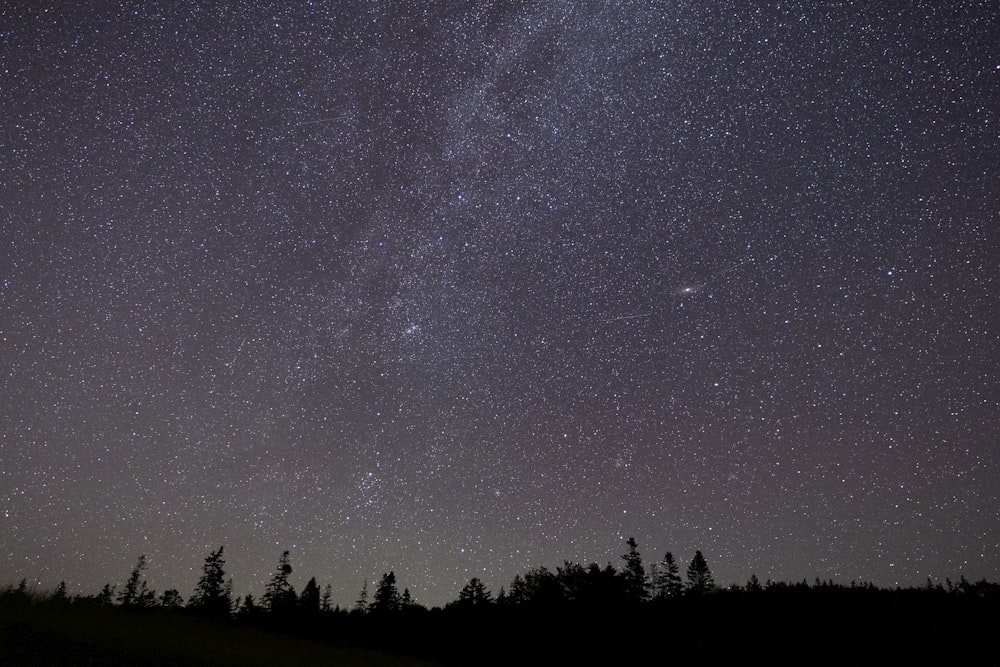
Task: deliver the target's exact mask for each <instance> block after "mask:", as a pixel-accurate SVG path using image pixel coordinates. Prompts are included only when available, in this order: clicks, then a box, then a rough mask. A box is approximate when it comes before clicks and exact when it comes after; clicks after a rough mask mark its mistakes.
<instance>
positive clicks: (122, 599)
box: [118, 554, 156, 607]
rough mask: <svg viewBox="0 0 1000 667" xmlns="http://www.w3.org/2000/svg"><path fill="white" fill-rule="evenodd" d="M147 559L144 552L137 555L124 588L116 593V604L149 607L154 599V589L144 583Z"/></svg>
mask: <svg viewBox="0 0 1000 667" xmlns="http://www.w3.org/2000/svg"><path fill="white" fill-rule="evenodd" d="M147 565H148V561H147V560H146V556H145V554H143V555H141V556H139V560H138V561H137V562H136V564H135V567H134V568H132V573H131V574H130V575H129V578H128V581H127V582H125V588H123V589H122V592H121V593H119V594H118V604H120V605H121V606H123V607H151V606H153V603H154V602H155V601H156V591H154V590H152V589H150V588H149V586H148V585H147V584H146V578H145V576H144V575H145V572H146V567H147Z"/></svg>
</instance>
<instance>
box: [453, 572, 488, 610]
mask: <svg viewBox="0 0 1000 667" xmlns="http://www.w3.org/2000/svg"><path fill="white" fill-rule="evenodd" d="M492 601H493V595H492V594H491V593H490V592H489V591H488V590H486V586H485V585H484V584H483V582H482V581H480V579H479V577H473V578H472V579H470V580H469V583H467V584H466V585H465V586H464V587H463V588H462V590H461V591H459V593H458V604H460V605H463V606H470V607H480V606H484V605H488V604H490V603H491V602H492Z"/></svg>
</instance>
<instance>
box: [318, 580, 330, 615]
mask: <svg viewBox="0 0 1000 667" xmlns="http://www.w3.org/2000/svg"><path fill="white" fill-rule="evenodd" d="M319 610H320V611H333V585H332V584H327V585H326V586H324V587H323V595H321V596H320V598H319Z"/></svg>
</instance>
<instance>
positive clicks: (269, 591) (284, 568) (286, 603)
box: [261, 549, 297, 612]
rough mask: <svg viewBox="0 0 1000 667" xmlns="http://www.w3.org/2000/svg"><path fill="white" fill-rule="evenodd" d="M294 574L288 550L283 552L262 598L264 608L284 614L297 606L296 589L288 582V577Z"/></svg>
mask: <svg viewBox="0 0 1000 667" xmlns="http://www.w3.org/2000/svg"><path fill="white" fill-rule="evenodd" d="M291 573H292V566H291V564H289V562H288V550H287V549H286V550H285V551H283V552H282V554H281V558H280V559H279V560H278V567H277V569H275V571H274V574H273V575H271V581H270V582H268V584H267V588H266V589H265V590H264V597H263V598H261V601H262V603H263V604H264V606H265V607H266V608H267V609H269V610H271V611H274V612H284V611H288V610H289V609H291V608H293V607H294V606H295V602H296V599H297V598H296V596H295V589H294V588H292V585H291V584H290V583H289V582H288V576H289V575H290V574H291Z"/></svg>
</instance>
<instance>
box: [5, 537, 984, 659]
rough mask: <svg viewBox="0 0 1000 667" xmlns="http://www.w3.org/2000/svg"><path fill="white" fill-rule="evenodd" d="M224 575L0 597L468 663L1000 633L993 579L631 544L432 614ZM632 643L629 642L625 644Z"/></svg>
mask: <svg viewBox="0 0 1000 667" xmlns="http://www.w3.org/2000/svg"><path fill="white" fill-rule="evenodd" d="M225 564H226V561H225V558H224V550H223V547H219V549H217V550H215V551H212V552H211V553H209V555H208V556H207V557H206V558H205V559H204V562H203V564H202V569H201V575H200V577H199V579H198V582H197V584H196V586H195V588H194V590H193V592H192V593H191V595H190V596H189V597H188V598H187V600H185V599H184V598H183V597H182V595H181V593H180V591H178V590H177V589H167V590H164V591H163V592H161V593H157V591H155V590H153V589H152V588H150V587H149V585H148V583H147V581H146V576H145V572H146V568H147V560H146V558H145V556H140V557H139V559H138V561H137V562H136V564H135V566H134V567H133V569H132V571H131V573H130V574H129V576H128V578H127V579H126V580H125V581H124V582H122V583H121V584H119V585H112V584H111V583H108V584H106V585H105V586H104V588H103V589H102V590H101V591H100V592H99V593H97V594H96V595H83V596H70V595H68V594H67V591H66V586H65V584H64V583H61V584H60V585H59V586H58V587H57V588H56V590H55V591H54V592H51V593H45V594H41V593H38V592H36V591H33V590H32V589H31V588H30V587H29V586H28V585H27V582H26V581H23V580H22V581H21V583H20V584H19V585H17V586H8V587H6V588H5V589H2V590H0V602H2V603H3V606H5V607H7V608H10V607H11V605H25V604H28V605H50V606H52V605H55V606H64V607H69V606H75V607H79V608H86V607H88V606H89V607H93V608H100V609H108V610H109V611H110V610H132V612H134V613H133V614H132V616H133V617H134V615H135V613H139V612H145V611H146V610H159V612H158V613H155V614H153V613H146V614H145V616H143V617H144V618H149V619H152V620H151V621H150V622H156V623H159V622H160V620H156V619H163V618H166V617H165V616H164V614H167V616H172V615H183V616H188V617H192V618H211V619H215V620H216V621H217V622H218V623H224V624H229V625H231V624H237V625H240V626H242V627H250V628H258V629H260V630H269V631H270V630H276V631H280V632H284V633H293V634H296V635H300V636H303V637H308V638H310V639H314V640H317V641H322V642H327V643H333V644H337V645H345V644H347V645H355V646H366V647H375V648H379V649H382V650H388V651H392V652H395V653H401V654H410V655H415V656H420V657H424V658H432V659H436V660H444V661H447V662H456V663H463V664H471V663H473V662H474V663H476V664H490V663H496V664H505V663H507V662H510V661H513V660H517V661H519V662H528V663H530V662H532V661H534V660H535V659H537V660H538V661H542V662H544V661H555V662H557V663H560V662H566V661H567V660H570V659H572V660H574V661H577V662H581V663H582V664H589V663H591V662H592V661H594V660H597V658H598V657H603V658H607V659H611V658H612V657H614V656H619V657H620V653H621V652H622V651H623V650H624V651H626V652H627V653H631V654H644V653H645V652H646V650H647V649H648V648H649V647H648V645H647V644H646V643H645V641H644V640H640V639H639V638H640V637H642V636H645V635H647V634H648V635H657V633H662V632H664V629H665V628H671V632H673V633H679V634H677V635H676V636H678V637H683V638H684V644H683V646H681V645H677V646H674V647H673V650H674V652H675V654H677V655H681V654H689V653H691V652H698V651H701V650H709V649H712V650H715V651H716V652H718V651H727V650H735V646H736V645H732V644H729V643H726V644H725V645H724V646H723V645H719V644H718V638H719V637H718V636H717V635H718V633H722V634H723V635H725V637H726V640H727V642H732V641H737V642H738V641H747V642H750V641H759V639H760V637H766V636H768V634H769V633H772V634H773V633H774V632H778V633H781V634H783V635H785V639H784V640H783V641H784V642H785V643H786V644H787V645H789V646H792V645H798V644H799V643H802V642H808V641H812V639H814V638H815V637H816V636H817V633H820V634H823V633H829V632H831V631H835V632H847V633H849V634H850V636H851V637H852V641H853V642H855V643H856V644H857V645H858V646H862V645H864V646H869V647H872V646H876V645H878V642H879V641H880V639H879V638H880V637H884V636H887V635H885V634H884V633H894V634H895V636H896V637H897V638H903V637H905V638H912V639H913V640H916V639H918V638H919V636H920V634H922V633H923V632H925V631H927V632H934V633H941V632H948V633H950V634H951V635H953V636H965V635H968V636H970V637H975V636H976V633H978V632H981V631H984V630H987V629H989V628H994V627H1000V626H998V625H994V624H995V623H998V622H1000V585H997V584H995V583H990V582H987V581H985V580H982V581H978V582H975V583H973V582H969V581H967V580H966V578H965V577H964V576H963V577H961V578H960V579H959V580H958V581H957V582H951V581H950V580H945V582H944V583H943V584H942V583H935V582H932V581H931V580H930V579H928V581H927V583H926V585H925V586H922V587H919V588H907V589H899V588H896V589H883V588H879V587H876V586H874V585H872V584H870V583H860V584H859V583H855V582H851V583H850V584H848V585H844V584H838V583H834V582H832V581H826V582H823V581H820V580H818V579H816V580H814V581H813V582H811V583H810V582H807V581H802V582H799V583H785V582H774V581H770V580H768V581H766V582H763V583H762V582H760V581H759V580H758V578H757V577H756V575H753V574H751V575H750V577H749V579H748V580H747V582H746V583H745V584H742V585H736V584H734V585H728V586H724V587H721V586H719V585H718V584H717V583H716V582H715V579H714V577H713V575H712V571H711V567H710V565H709V563H708V561H707V560H706V559H705V557H704V555H703V554H702V552H701V551H697V552H696V553H695V555H694V557H693V558H692V559H691V561H690V563H688V564H687V565H686V567H685V568H684V570H683V574H682V570H681V565H680V564H679V563H678V562H677V560H676V559H675V558H674V556H673V555H672V554H671V553H670V552H667V553H666V554H664V556H663V557H662V558H660V559H658V560H656V561H654V562H651V563H649V564H647V563H646V562H645V561H644V560H643V557H642V555H641V554H640V552H639V546H638V544H637V543H636V541H635V540H634V539H632V538H630V539H629V540H628V541H627V542H626V549H625V553H624V554H622V556H621V562H620V563H618V565H617V567H616V565H615V564H612V563H607V564H605V565H603V566H601V565H598V564H597V563H590V564H588V565H583V564H580V563H574V562H570V561H565V562H564V563H563V564H562V565H560V566H558V567H556V568H554V569H550V568H548V567H544V566H541V567H535V568H532V569H530V570H528V571H527V572H525V573H523V574H518V575H517V576H515V577H514V579H513V581H512V582H510V584H509V585H506V586H503V587H501V588H500V589H499V591H498V592H496V594H494V593H493V592H492V591H490V590H489V589H488V588H487V586H486V585H485V584H484V582H483V581H481V580H480V579H479V578H475V577H474V578H472V579H471V580H470V581H469V582H468V583H467V584H465V586H464V587H463V588H462V589H461V590H459V591H458V592H457V597H456V598H455V599H454V600H452V601H451V602H449V603H447V604H446V605H444V606H443V607H440V608H438V607H435V608H431V609H428V608H427V607H426V606H424V605H422V604H420V603H419V602H418V601H416V600H414V599H413V598H412V596H411V595H410V592H409V590H408V588H405V587H403V588H402V589H400V587H399V585H398V583H397V580H396V575H395V573H394V572H392V571H390V572H387V573H385V574H383V575H382V576H381V578H380V579H379V580H378V582H377V583H376V584H375V585H374V586H373V588H372V590H369V587H368V583H367V582H365V583H364V584H363V585H362V587H361V590H360V593H359V595H358V598H357V600H356V601H355V602H354V603H353V604H352V605H350V606H349V607H347V608H342V607H340V606H339V605H335V604H334V602H333V592H332V586H331V585H329V584H327V585H326V586H325V587H321V586H320V585H319V584H318V583H317V580H316V578H315V577H312V578H310V579H309V580H308V582H307V583H306V584H305V585H304V586H303V587H302V589H301V590H300V591H296V589H295V587H294V586H293V585H292V583H291V581H290V576H291V574H292V571H293V568H292V564H291V562H290V554H289V552H288V551H285V552H283V553H282V554H281V556H280V557H279V559H278V562H277V564H276V567H275V569H274V571H273V573H272V575H271V578H270V580H269V582H268V583H267V585H266V587H265V588H264V590H263V591H262V592H261V594H260V596H259V597H257V596H254V595H253V594H247V595H243V596H240V597H236V596H234V593H233V582H232V579H231V578H230V577H228V576H227V574H226V571H225ZM116 613H123V612H116ZM788 635H790V637H789V636H788ZM622 637H632V639H630V640H629V641H628V642H626V643H624V644H623V642H622V639H621V638H622ZM486 649H488V650H486ZM529 649H530V650H529ZM484 650H485V651H486V652H485V653H483V651H484ZM896 650H897V652H898V650H899V649H898V647H897V649H896ZM526 651H527V652H526ZM473 654H475V656H476V657H475V659H474V660H471V661H470V655H473ZM897 657H898V656H897Z"/></svg>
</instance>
